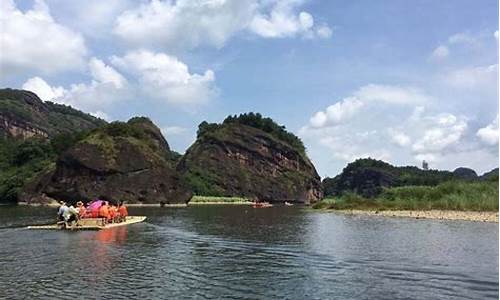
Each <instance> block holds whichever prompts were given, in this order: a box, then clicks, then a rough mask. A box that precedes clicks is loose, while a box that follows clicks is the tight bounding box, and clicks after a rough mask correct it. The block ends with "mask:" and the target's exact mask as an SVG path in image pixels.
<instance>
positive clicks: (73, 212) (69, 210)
mask: <svg viewBox="0 0 500 300" xmlns="http://www.w3.org/2000/svg"><path fill="white" fill-rule="evenodd" d="M60 204H61V206H60V207H59V210H58V212H57V216H58V220H59V222H64V223H65V224H66V225H67V224H71V223H73V222H76V221H78V216H79V212H78V209H76V208H75V207H74V206H73V205H70V206H69V207H68V206H67V205H66V202H64V201H61V202H60Z"/></svg>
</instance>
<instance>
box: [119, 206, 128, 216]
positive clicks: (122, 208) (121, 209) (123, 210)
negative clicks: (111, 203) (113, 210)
mask: <svg viewBox="0 0 500 300" xmlns="http://www.w3.org/2000/svg"><path fill="white" fill-rule="evenodd" d="M118 213H119V214H120V218H122V220H125V219H126V218H127V216H128V211H127V207H126V206H125V204H123V202H120V204H118Z"/></svg>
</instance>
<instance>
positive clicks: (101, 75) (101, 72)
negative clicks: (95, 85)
mask: <svg viewBox="0 0 500 300" xmlns="http://www.w3.org/2000/svg"><path fill="white" fill-rule="evenodd" d="M89 69H90V73H91V74H92V77H93V78H94V79H95V80H97V81H98V82H100V83H111V84H113V85H114V86H115V87H116V88H117V89H119V88H122V87H123V86H124V85H125V84H126V82H127V80H126V79H125V78H124V77H123V76H122V75H121V74H120V73H118V72H117V71H116V70H115V69H113V67H110V66H107V65H105V64H104V62H103V61H102V60H100V59H97V58H95V57H92V58H91V59H90V62H89Z"/></svg>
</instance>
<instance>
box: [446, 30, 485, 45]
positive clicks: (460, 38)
mask: <svg viewBox="0 0 500 300" xmlns="http://www.w3.org/2000/svg"><path fill="white" fill-rule="evenodd" d="M448 43H449V44H450V45H453V44H465V45H471V46H475V45H477V43H478V37H475V36H473V35H471V34H470V33H467V32H460V33H456V34H454V35H452V36H450V37H449V38H448Z"/></svg>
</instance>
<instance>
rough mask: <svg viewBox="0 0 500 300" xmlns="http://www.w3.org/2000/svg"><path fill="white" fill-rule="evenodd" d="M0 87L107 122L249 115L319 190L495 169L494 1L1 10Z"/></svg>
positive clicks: (124, 2) (185, 128) (51, 0)
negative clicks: (295, 142) (386, 174)
mask: <svg viewBox="0 0 500 300" xmlns="http://www.w3.org/2000/svg"><path fill="white" fill-rule="evenodd" d="M0 3H1V12H0V22H1V28H0V29H1V36H0V38H1V44H0V86H2V87H11V88H22V89H26V90H31V91H33V92H35V93H37V95H38V96H39V97H40V98H41V99H42V100H50V101H53V102H58V103H63V104H67V105H71V106H73V107H75V108H77V109H81V110H83V111H85V112H88V113H91V114H93V115H96V116H98V117H101V118H104V119H106V120H108V121H114V120H120V121H126V120H128V119H129V118H131V117H133V116H147V117H149V118H150V119H152V120H153V121H154V122H155V124H157V125H158V127H160V128H161V130H162V132H163V134H164V135H165V137H166V138H167V140H168V142H169V144H170V146H171V148H172V149H174V150H176V151H178V152H180V153H183V152H184V151H185V150H186V149H187V148H188V147H189V146H190V145H191V144H192V143H193V141H194V140H195V137H196V130H197V126H198V124H199V123H200V122H202V121H204V120H207V121H209V122H221V121H222V120H223V119H224V118H225V117H226V116H227V115H234V114H239V113H244V112H250V111H253V112H260V113H261V114H262V115H264V116H269V117H271V118H273V119H274V120H275V121H276V122H278V123H280V124H283V125H285V126H286V128H287V129H288V130H290V131H292V132H293V133H295V134H297V135H298V136H299V137H300V138H301V139H302V140H303V141H304V144H305V146H306V148H307V153H308V155H309V157H310V158H311V159H312V161H313V162H314V164H315V166H316V169H317V170H318V173H319V174H320V176H322V177H326V176H330V177H331V176H335V175H336V174H338V173H339V172H341V171H342V169H343V168H344V167H345V166H346V165H347V164H348V163H349V162H352V161H353V160H355V159H356V158H361V157H372V158H376V159H382V160H385V161H387V162H389V163H392V164H395V165H417V166H421V163H422V160H426V161H428V162H429V166H430V168H433V169H447V170H453V169H455V168H457V167H461V166H465V167H470V168H473V169H475V170H476V171H477V172H478V173H479V174H481V173H483V172H485V171H488V170H491V169H492V168H494V167H497V166H498V139H499V135H498V1H496V0H481V1H470V0H440V1H435V0H415V1H400V0H384V1H368V0H365V1H356V0H328V1H327V0H323V1H321V0H310V1H307V0H237V1H236V0H232V1H231V0H177V1H173V0H172V1H169V0H164V1H160V0H153V1H149V0H142V1H137V0H135V1H132V0H108V1H101V0H85V1H77V0H45V1H42V0H36V1H32V0H23V1H21V0H18V1H13V0H0Z"/></svg>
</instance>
